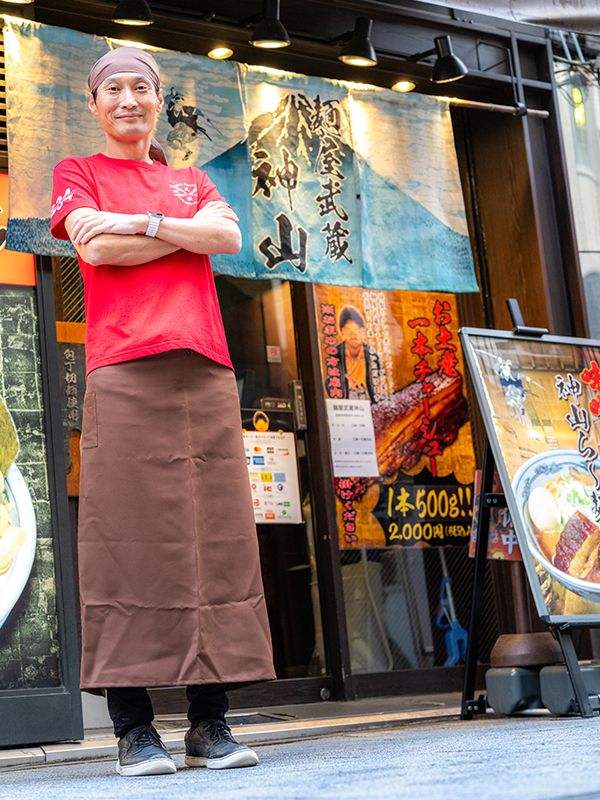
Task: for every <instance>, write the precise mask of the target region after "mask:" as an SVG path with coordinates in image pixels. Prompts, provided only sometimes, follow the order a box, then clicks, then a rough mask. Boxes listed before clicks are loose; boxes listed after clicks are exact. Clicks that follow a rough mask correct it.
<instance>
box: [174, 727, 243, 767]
mask: <svg viewBox="0 0 600 800" xmlns="http://www.w3.org/2000/svg"><path fill="white" fill-rule="evenodd" d="M185 763H186V765H187V766H188V767H208V769H231V768H232V767H254V766H256V764H258V756H257V755H256V753H255V752H254V750H251V749H250V748H249V747H247V746H246V745H245V744H239V743H238V742H236V740H235V739H234V738H233V736H232V735H231V731H230V730H229V727H228V726H227V725H226V724H225V723H224V722H221V720H218V719H215V720H210V721H208V722H203V723H201V724H200V725H197V726H196V727H195V728H190V729H189V731H188V732H187V733H186V735H185Z"/></svg>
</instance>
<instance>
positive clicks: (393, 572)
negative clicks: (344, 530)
mask: <svg viewBox="0 0 600 800" xmlns="http://www.w3.org/2000/svg"><path fill="white" fill-rule="evenodd" d="M341 565H342V580H343V586H344V602H345V605H346V622H347V626H348V642H349V646H350V663H351V667H352V672H353V673H365V672H388V671H391V670H404V669H423V668H427V667H442V666H453V665H454V664H456V663H459V662H460V659H458V660H456V661H455V655H456V653H458V654H460V643H459V642H458V639H457V637H456V635H455V634H451V635H450V638H447V637H446V634H447V633H448V627H447V626H448V623H449V620H448V618H447V617H446V615H445V614H444V613H443V609H442V604H441V601H440V593H441V590H442V581H443V579H444V577H445V575H449V576H450V577H451V579H452V582H451V584H450V586H451V593H452V594H451V597H452V607H453V609H454V612H455V614H456V619H457V620H458V622H459V624H460V625H461V626H462V627H463V628H467V627H468V621H469V614H470V608H471V596H472V589H473V559H470V558H469V557H468V549H467V548H464V547H454V548H437V547H436V548H404V547H396V548H387V549H368V548H361V549H356V550H343V551H342V554H341ZM488 569H489V565H488ZM446 592H447V590H446ZM451 613H452V612H451ZM480 631H481V637H480V643H479V660H480V661H481V662H482V663H487V662H488V661H489V657H490V652H491V649H492V647H493V645H494V643H495V641H496V639H497V638H498V626H497V620H496V612H495V605H494V596H493V586H492V581H491V580H486V594H485V597H484V606H483V618H482V623H481V626H480Z"/></svg>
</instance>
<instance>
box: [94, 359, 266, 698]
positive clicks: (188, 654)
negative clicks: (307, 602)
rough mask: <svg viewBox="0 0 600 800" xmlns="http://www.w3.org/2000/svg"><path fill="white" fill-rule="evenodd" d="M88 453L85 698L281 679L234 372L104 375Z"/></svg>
mask: <svg viewBox="0 0 600 800" xmlns="http://www.w3.org/2000/svg"><path fill="white" fill-rule="evenodd" d="M81 446H82V460H81V496H80V516H79V573H80V592H81V615H82V668H81V687H82V688H83V689H98V688H105V687H117V686H177V685H186V684H201V683H219V682H228V683H229V682H246V681H260V680H268V679H270V678H274V677H275V675H274V672H273V661H272V650H271V639H270V634H269V624H268V620H267V611H266V606H265V599H264V595H263V587H262V580H261V574H260V563H259V554H258V542H257V538H256V528H255V525H254V515H253V511H252V500H251V495H250V485H249V481H248V470H247V467H246V459H245V454H244V445H243V440H242V434H241V422H240V409H239V401H238V395H237V388H236V382H235V377H234V374H233V372H232V371H231V370H230V369H228V368H227V367H224V366H222V365H220V364H217V363H215V362H214V361H211V360H210V359H208V358H205V357H204V356H202V355H199V354H198V353H195V352H193V351H188V350H171V351H169V352H167V353H161V354H159V355H154V356H148V357H146V358H140V359H136V360H134V361H126V362H123V363H120V364H114V365H111V366H108V367H101V368H100V369H96V370H94V371H93V372H92V373H91V374H90V376H89V378H88V385H87V394H86V398H85V404H84V419H83V432H82V438H81Z"/></svg>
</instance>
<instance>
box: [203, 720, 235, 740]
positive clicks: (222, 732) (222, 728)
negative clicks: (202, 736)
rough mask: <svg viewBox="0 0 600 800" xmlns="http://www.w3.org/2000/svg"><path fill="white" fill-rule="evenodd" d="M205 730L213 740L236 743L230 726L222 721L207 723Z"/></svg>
mask: <svg viewBox="0 0 600 800" xmlns="http://www.w3.org/2000/svg"><path fill="white" fill-rule="evenodd" d="M204 730H205V731H206V733H207V734H208V735H209V736H210V738H211V739H227V740H228V741H230V742H233V741H235V740H234V738H233V736H232V735H231V731H230V730H229V726H228V725H226V724H225V723H224V722H222V721H221V720H220V719H214V720H210V722H207V723H205V725H204Z"/></svg>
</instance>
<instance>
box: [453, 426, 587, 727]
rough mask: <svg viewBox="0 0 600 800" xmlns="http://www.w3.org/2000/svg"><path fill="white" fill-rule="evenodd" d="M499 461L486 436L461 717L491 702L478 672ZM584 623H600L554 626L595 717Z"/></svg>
mask: <svg viewBox="0 0 600 800" xmlns="http://www.w3.org/2000/svg"><path fill="white" fill-rule="evenodd" d="M494 470H495V461H494V455H493V453H492V448H491V446H490V443H489V441H488V440H487V439H486V444H485V455H484V459H483V473H482V478H481V499H480V503H479V518H478V520H477V543H476V547H475V572H474V577H473V595H472V601H471V617H470V620H469V638H468V640H467V654H466V661H465V675H464V683H463V695H462V703H461V715H460V716H461V719H464V720H469V719H473V716H474V715H475V714H485V712H486V710H487V702H486V697H485V695H483V694H481V695H479V697H478V698H475V683H476V676H477V650H478V647H479V631H480V627H481V614H482V610H483V590H484V585H485V568H486V562H487V549H488V533H489V526H490V512H491V511H492V509H493V508H504V507H505V506H506V500H505V498H504V495H503V494H495V493H494V492H492V488H493V485H494ZM582 627H587V628H594V627H600V623H599V624H591V625H590V624H589V623H585V624H583V625H574V624H573V623H565V624H563V625H552V626H550V629H551V631H552V633H553V635H554V636H556V638H557V639H558V642H559V644H560V647H561V650H562V652H563V657H564V659H565V665H566V667H567V672H568V674H569V679H570V681H571V685H572V687H573V692H574V694H575V700H576V703H577V711H578V712H579V714H580V715H581V716H582V717H584V718H587V717H593V716H594V712H595V711H600V696H599V695H589V696H588V693H587V690H586V688H585V684H584V682H583V677H582V675H581V670H580V668H579V662H578V660H577V653H576V651H575V644H574V642H573V633H574V631H575V630H577V629H580V628H582Z"/></svg>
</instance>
